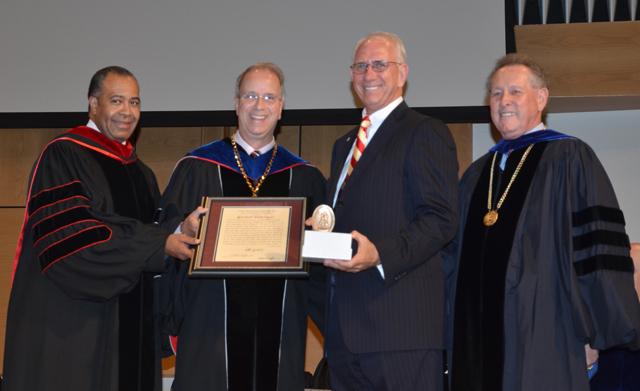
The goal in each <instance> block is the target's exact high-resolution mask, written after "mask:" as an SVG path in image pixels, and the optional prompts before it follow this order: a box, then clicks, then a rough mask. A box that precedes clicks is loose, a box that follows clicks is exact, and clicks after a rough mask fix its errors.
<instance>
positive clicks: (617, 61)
mask: <svg viewBox="0 0 640 391" xmlns="http://www.w3.org/2000/svg"><path fill="white" fill-rule="evenodd" d="M515 37H516V47H517V51H518V53H526V54H528V55H530V56H532V57H533V58H534V59H535V60H536V61H538V62H539V63H540V64H541V65H542V67H543V68H544V69H545V72H546V73H547V74H548V77H549V86H550V92H551V100H550V103H549V107H548V109H549V111H551V112H556V111H567V110H573V111H592V110H615V109H618V110H625V109H638V108H640V39H638V37H640V22H638V21H635V22H601V23H571V24H545V25H526V26H516V27H515ZM593 98H603V99H595V100H594V99H593Z"/></svg>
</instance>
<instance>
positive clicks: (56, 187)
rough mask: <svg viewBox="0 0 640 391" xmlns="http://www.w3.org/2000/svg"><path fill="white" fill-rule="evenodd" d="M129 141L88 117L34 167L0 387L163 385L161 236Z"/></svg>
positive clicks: (154, 194) (104, 390)
mask: <svg viewBox="0 0 640 391" xmlns="http://www.w3.org/2000/svg"><path fill="white" fill-rule="evenodd" d="M158 200H159V191H158V186H157V184H156V180H155V177H154V175H153V173H152V172H151V170H150V169H149V168H148V167H147V166H145V165H144V164H143V163H142V162H141V161H140V160H138V159H137V157H136V155H135V152H134V150H133V147H132V146H131V144H129V143H128V142H127V143H126V144H125V145H122V144H120V143H117V142H115V141H112V140H110V139H108V138H107V137H105V136H104V135H102V134H100V133H98V132H97V131H95V130H93V129H91V128H88V127H84V126H81V127H77V128H74V129H72V130H70V131H68V132H66V133H64V134H62V135H60V136H58V137H57V138H55V139H54V140H53V141H51V142H50V143H49V144H48V145H47V146H46V147H45V148H44V151H43V152H42V154H41V155H40V157H39V158H38V160H37V162H36V164H35V166H34V168H33V170H32V174H31V176H30V181H29V191H28V198H27V201H26V210H25V218H24V223H23V227H22V232H21V234H20V238H19V240H18V248H17V251H16V265H15V272H14V273H15V274H14V279H13V286H12V290H11V297H10V302H9V311H8V315H7V334H6V339H5V342H6V345H5V355H4V383H3V386H2V387H3V390H5V391H25V390H29V391H39V390H43V391H44V390H46V391H87V390H92V391H124V390H144V391H147V390H154V389H156V390H159V389H160V381H161V377H160V360H159V354H157V353H158V349H156V344H157V338H156V337H155V334H154V324H153V323H154V318H153V312H152V304H153V300H154V299H153V289H152V288H153V286H152V284H151V283H152V275H151V274H150V273H145V272H160V271H163V270H164V265H165V259H164V242H165V240H166V238H167V236H168V233H167V232H164V231H162V230H161V229H160V228H159V227H158V226H156V225H153V224H151V223H152V220H153V214H154V212H155V206H156V205H157V201H158Z"/></svg>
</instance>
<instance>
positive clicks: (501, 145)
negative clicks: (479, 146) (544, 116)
mask: <svg viewBox="0 0 640 391" xmlns="http://www.w3.org/2000/svg"><path fill="white" fill-rule="evenodd" d="M567 138H573V137H572V136H569V135H566V134H564V133H560V132H557V131H555V130H552V129H545V130H539V131H537V132H533V133H527V134H525V135H522V136H520V137H518V138H517V139H515V140H500V142H498V143H497V144H496V145H494V146H493V148H491V149H490V150H489V152H496V151H497V152H500V153H501V154H509V153H511V152H513V151H517V150H518V149H521V148H526V147H528V146H529V145H531V144H536V143H539V142H542V141H552V140H563V139H567Z"/></svg>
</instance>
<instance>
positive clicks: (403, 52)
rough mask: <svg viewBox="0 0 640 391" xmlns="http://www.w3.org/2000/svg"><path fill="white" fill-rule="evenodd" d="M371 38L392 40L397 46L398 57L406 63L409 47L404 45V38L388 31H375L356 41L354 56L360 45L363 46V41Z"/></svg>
mask: <svg viewBox="0 0 640 391" xmlns="http://www.w3.org/2000/svg"><path fill="white" fill-rule="evenodd" d="M371 38H382V39H385V40H387V41H389V42H391V43H392V44H393V46H394V47H395V48H396V54H397V55H398V58H399V60H400V62H402V63H405V64H406V62H407V49H406V48H405V46H404V42H402V39H400V37H399V36H398V35H396V34H394V33H389V32H387V31H376V32H373V33H369V34H367V35H365V36H364V37H362V38H360V39H359V40H358V42H357V43H356V47H355V49H353V56H354V58H355V55H356V53H357V52H358V49H360V46H362V44H363V43H365V42H366V41H367V40H369V39H371Z"/></svg>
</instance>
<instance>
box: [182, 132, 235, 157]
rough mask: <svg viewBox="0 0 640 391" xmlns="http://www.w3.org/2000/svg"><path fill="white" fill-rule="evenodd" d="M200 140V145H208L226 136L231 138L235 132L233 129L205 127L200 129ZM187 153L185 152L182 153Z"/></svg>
mask: <svg viewBox="0 0 640 391" xmlns="http://www.w3.org/2000/svg"><path fill="white" fill-rule="evenodd" d="M202 129H203V131H202V140H201V143H200V144H209V143H210V142H212V141H215V140H220V139H222V138H225V137H227V136H231V135H232V134H233V132H234V131H235V128H230V127H222V126H218V127H205V128H202ZM184 152H187V151H184Z"/></svg>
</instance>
